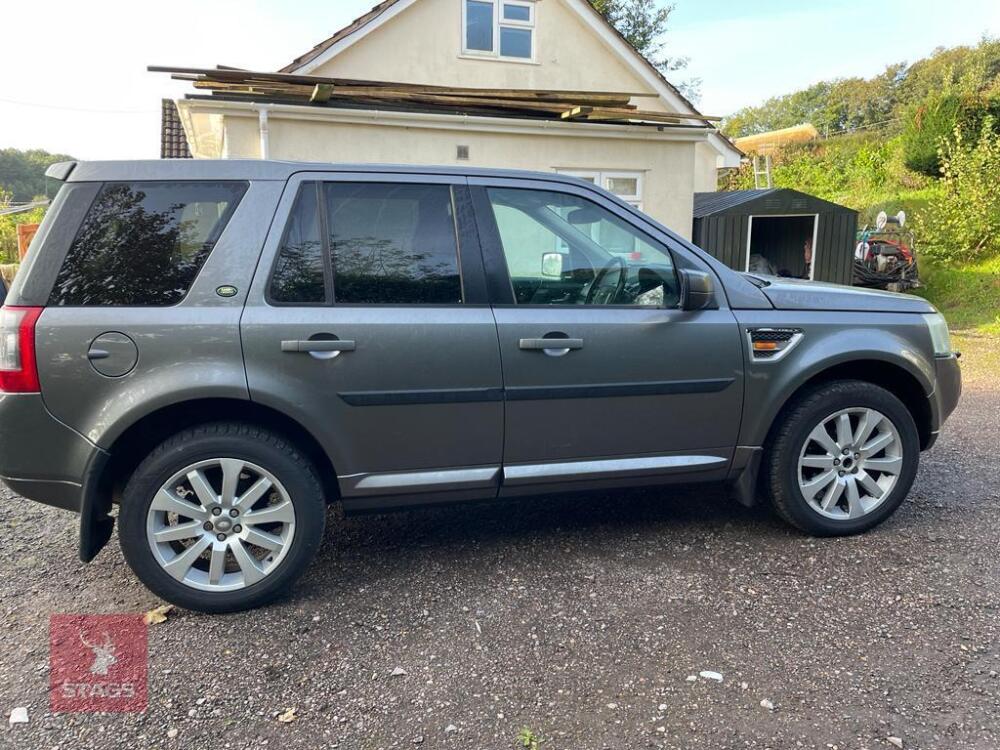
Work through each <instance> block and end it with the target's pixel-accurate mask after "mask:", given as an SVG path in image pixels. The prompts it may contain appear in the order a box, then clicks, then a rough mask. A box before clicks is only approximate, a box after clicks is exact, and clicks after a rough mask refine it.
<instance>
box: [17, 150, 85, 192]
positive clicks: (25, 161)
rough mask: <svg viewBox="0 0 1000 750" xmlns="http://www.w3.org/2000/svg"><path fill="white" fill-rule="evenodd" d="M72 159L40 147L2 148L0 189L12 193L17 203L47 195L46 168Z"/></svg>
mask: <svg viewBox="0 0 1000 750" xmlns="http://www.w3.org/2000/svg"><path fill="white" fill-rule="evenodd" d="M72 160H73V157H72V156H66V155H65V154H50V153H49V152H48V151H42V150H40V149H31V150H29V151H19V150H18V149H16V148H4V149H0V190H4V191H6V192H8V193H10V195H11V198H10V199H11V200H12V201H14V202H16V203H25V202H27V201H30V200H32V199H33V198H37V197H39V196H44V195H47V193H46V184H45V183H46V180H45V170H46V169H48V168H49V165H51V164H55V163H56V162H60V161H72ZM50 191H51V189H50Z"/></svg>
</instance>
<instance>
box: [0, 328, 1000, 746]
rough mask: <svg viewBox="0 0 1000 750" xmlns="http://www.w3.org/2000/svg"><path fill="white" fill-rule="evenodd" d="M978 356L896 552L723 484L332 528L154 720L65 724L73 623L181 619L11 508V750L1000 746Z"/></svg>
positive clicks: (202, 654) (189, 660) (221, 621)
mask: <svg viewBox="0 0 1000 750" xmlns="http://www.w3.org/2000/svg"><path fill="white" fill-rule="evenodd" d="M962 345H963V347H964V348H966V349H967V350H968V351H967V356H966V358H965V360H964V361H965V362H966V363H967V365H966V382H967V389H966V395H965V397H964V399H963V401H962V404H961V406H960V408H959V411H958V412H957V413H956V415H955V416H954V417H953V419H952V421H951V422H950V423H949V425H948V429H947V430H946V433H945V435H944V437H943V438H942V440H941V442H940V443H939V445H938V446H937V447H936V448H935V449H934V451H933V452H932V453H930V454H927V455H925V456H924V461H923V463H922V466H921V469H920V475H919V478H918V480H917V483H916V486H915V488H914V491H913V493H912V497H911V499H910V501H909V502H908V503H906V504H905V505H904V506H903V508H902V509H901V510H900V512H899V513H898V514H897V515H896V516H895V517H894V518H893V519H892V520H891V521H890V522H888V523H887V524H885V525H884V526H883V527H881V528H880V529H878V530H876V531H875V532H873V533H869V534H867V535H865V536H861V537H855V538H851V539H836V540H815V539H810V538H807V537H804V536H802V535H800V534H798V533H795V532H793V531H791V530H789V529H787V528H786V527H785V526H783V525H782V524H780V523H779V522H778V521H776V520H775V519H774V518H773V517H772V516H771V515H770V513H769V512H768V511H767V510H763V509H758V510H752V511H748V510H745V509H742V508H740V507H738V506H736V505H734V504H731V503H729V502H727V501H726V500H725V499H724V498H723V497H722V496H721V495H720V493H719V492H718V491H716V490H706V489H691V490H686V491H681V492H675V493H669V494H668V493H666V492H663V491H659V490H656V491H654V490H650V491H642V492H629V493H614V494H605V495H601V496H596V497H595V496H588V497H560V498H555V499H548V500H545V501H537V500H534V501H519V502H512V503H508V504H505V505H492V506H475V507H457V508H450V509H441V510H424V511H413V512H408V513H403V514H400V515H392V516H381V517H379V516H368V517H361V518H352V519H343V518H340V517H339V516H331V518H330V524H329V526H328V531H327V538H326V544H325V547H324V549H323V551H322V552H321V555H320V558H319V560H318V561H317V563H316V564H315V565H314V567H313V568H312V571H311V573H309V574H308V575H307V576H306V577H305V579H304V580H303V581H302V583H301V584H300V585H299V586H298V587H297V588H296V590H295V591H294V594H293V595H292V596H291V597H290V598H288V599H287V600H285V601H284V602H282V603H279V604H278V605H275V606H272V607H270V608H268V609H265V610H261V611H257V612H251V613H248V614H241V615H231V616H224V617H218V616H217V617H210V616H201V615H196V614H192V613H188V612H182V611H174V612H172V613H171V614H170V616H169V618H168V620H167V621H166V622H164V623H162V624H159V625H155V626H152V627H150V629H149V657H150V661H149V665H150V666H149V669H150V674H149V709H148V711H147V712H146V713H145V714H127V715H113V714H102V715H95V714H51V713H49V710H48V695H47V691H48V617H49V615H50V614H53V613H122V612H143V611H145V610H148V609H150V608H152V607H154V606H156V605H157V604H158V603H159V602H157V601H156V600H155V599H154V598H153V597H152V596H151V595H150V594H148V593H147V592H146V591H145V590H144V589H143V588H142V587H141V585H140V584H139V583H138V582H137V580H136V579H135V578H134V577H133V576H132V575H131V573H130V572H129V571H128V570H127V568H126V567H125V565H124V563H123V562H122V558H121V555H120V553H119V551H118V549H117V541H116V540H115V541H114V542H113V546H110V547H109V548H108V549H106V550H105V551H104V552H102V553H101V555H100V557H98V559H97V560H96V561H95V562H94V563H93V564H91V565H89V566H84V565H82V564H81V563H79V562H78V561H77V559H76V536H77V531H76V523H75V517H73V516H71V515H69V514H66V513H63V512H60V511H57V510H52V509H48V508H45V507H43V506H40V505H36V504H34V503H30V502H27V501H25V500H22V499H21V498H18V497H16V496H12V495H11V494H10V493H9V492H6V493H5V495H4V497H3V498H2V502H0V552H2V554H0V613H2V620H0V634H2V638H3V640H2V644H3V647H2V648H0V675H2V679H0V709H2V711H3V717H4V718H5V717H6V716H7V713H8V712H9V711H10V710H12V709H13V708H15V707H19V706H26V707H27V708H28V713H29V718H30V720H29V722H28V723H27V724H17V725H14V726H12V727H10V728H9V729H8V727H7V726H6V724H4V725H2V726H0V746H2V747H17V748H71V747H72V748H77V747H88V748H123V747H129V748H133V747H134V748H207V747H213V748H244V747H246V748H249V747H254V748H260V747H273V748H280V749H281V750H290V749H291V748H351V749H352V750H353V749H354V748H358V749H366V748H416V747H419V748H476V749H478V748H513V747H515V740H516V739H517V737H518V734H519V733H521V732H522V730H523V729H525V728H527V729H529V730H530V731H531V732H532V733H533V734H534V736H535V737H537V738H538V739H539V740H541V745H540V747H541V748H542V749H543V750H549V749H550V748H566V749H567V750H584V749H589V748H613V749H615V750H617V749H619V748H712V749H713V750H722V749H726V748H775V749H776V750H785V749H786V748H799V747H803V748H814V747H818V748H841V749H843V750H847V749H848V748H872V749H875V748H891V747H892V746H893V745H892V744H890V740H889V738H890V737H891V738H899V740H901V741H902V743H903V745H904V746H905V747H906V748H948V749H949V750H951V749H953V748H984V749H986V748H991V749H992V748H997V747H1000V679H998V677H997V671H1000V659H998V656H1000V617H998V606H1000V582H998V573H1000V523H998V518H1000V472H998V471H997V467H996V457H997V449H998V446H1000V357H998V355H997V351H998V343H997V341H996V340H973V339H969V340H965V341H963V342H962ZM703 670H711V671H714V672H718V673H719V674H720V675H721V676H722V681H721V682H719V681H716V680H713V679H709V678H705V677H700V676H697V675H699V673H701V672H702V671H703ZM394 673H395V674H394ZM692 676H695V677H694V678H693V679H692ZM762 701H769V702H770V703H771V704H773V708H768V707H765V706H762V705H761V703H762ZM768 705H770V704H768ZM289 708H295V709H296V711H295V715H296V716H297V718H296V719H295V720H294V721H291V722H290V723H282V722H279V721H278V720H277V718H276V717H277V715H278V714H279V713H281V712H284V711H285V710H286V709H289ZM895 741H896V740H895V739H894V740H893V742H895ZM529 744H530V743H529ZM522 746H523V744H522Z"/></svg>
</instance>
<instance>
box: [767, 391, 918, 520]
mask: <svg viewBox="0 0 1000 750" xmlns="http://www.w3.org/2000/svg"><path fill="white" fill-rule="evenodd" d="M919 454H920V440H919V435H918V433H917V427H916V424H915V423H914V421H913V417H912V415H911V414H910V412H909V410H908V409H907V408H906V406H905V405H904V404H903V403H902V402H901V401H900V400H899V399H898V398H896V397H895V396H894V395H893V394H891V393H890V392H889V391H887V390H885V389H884V388H880V387H879V386H876V385H873V384H871V383H864V382H861V381H855V380H851V381H838V382H834V383H828V384H825V385H822V386H820V387H818V388H816V389H814V390H812V391H811V392H809V393H807V394H806V395H804V396H803V397H801V398H800V399H799V400H798V401H797V402H796V403H795V404H794V405H793V406H792V407H791V409H790V410H789V411H788V412H787V413H786V414H785V416H784V417H783V421H782V423H781V424H780V425H779V426H778V429H777V433H776V434H775V436H774V438H773V440H772V441H771V444H770V446H769V451H768V456H767V466H766V471H767V474H766V477H765V478H766V480H767V488H768V491H769V495H770V498H771V502H772V503H773V505H774V507H775V510H776V511H777V512H778V514H779V515H780V516H781V517H782V518H784V519H785V520H786V521H788V522H789V523H791V524H793V525H794V526H796V527H798V528H799V529H802V530H803V531H806V532H808V533H810V534H815V535H817V536H840V535H847V534H857V533H860V532H862V531H867V530H868V529H871V528H873V527H875V526H877V525H878V524H880V523H882V522H883V521H884V520H885V519H887V518H888V517H889V516H891V515H892V514H893V513H894V512H895V511H896V509H897V508H898V507H899V506H900V504H901V503H902V502H903V500H904V499H905V498H906V495H907V494H908V493H909V491H910V487H911V486H912V485H913V480H914V478H915V477H916V473H917V465H918V462H919Z"/></svg>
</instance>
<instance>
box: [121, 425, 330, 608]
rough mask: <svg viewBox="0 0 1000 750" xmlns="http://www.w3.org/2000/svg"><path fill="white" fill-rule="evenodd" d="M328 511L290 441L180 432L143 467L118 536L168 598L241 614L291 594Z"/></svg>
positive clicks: (250, 432)
mask: <svg viewBox="0 0 1000 750" xmlns="http://www.w3.org/2000/svg"><path fill="white" fill-rule="evenodd" d="M325 510H326V505H325V502H324V498H323V492H322V489H321V486H320V482H319V479H318V477H317V476H316V471H315V469H314V467H313V466H312V464H311V463H310V462H309V461H308V460H307V459H306V458H305V456H304V455H302V453H301V452H299V451H298V449H297V448H295V447H294V446H293V445H292V444H290V443H289V442H288V441H286V440H285V439H284V438H283V437H281V436H279V435H275V434H273V433H271V432H268V431H266V430H262V429H259V428H256V427H253V426H250V425H242V424H236V423H219V424H210V425H204V426H200V427H196V428H192V429H189V430H185V431H183V432H181V433H179V434H177V435H175V436H173V437H172V438H170V439H169V440H167V441H166V442H164V443H162V444H161V445H160V446H159V447H157V448H156V449H155V450H154V451H153V452H152V453H151V454H150V455H149V456H148V457H147V458H146V460H145V461H143V462H142V463H141V464H140V465H139V467H138V469H136V471H135V473H134V474H133V475H132V477H131V479H130V481H129V482H128V484H127V486H126V488H125V493H124V497H123V501H122V507H121V512H120V514H119V525H120V528H119V540H120V543H121V548H122V552H123V553H124V555H125V558H126V560H127V561H128V563H129V565H130V566H131V568H132V570H133V571H134V572H135V574H136V575H137V576H138V577H139V579H140V580H142V582H143V583H144V584H146V586H147V587H148V588H149V589H150V590H151V591H153V592H154V593H156V594H157V595H159V596H160V597H162V598H163V599H166V600H167V601H168V602H171V603H173V604H177V605H179V606H182V607H185V608H187V609H193V610H196V611H200V612H232V611H237V610H243V609H250V608H253V607H257V606H260V605H262V604H265V603H267V602H269V601H271V600H272V599H274V598H276V597H277V596H279V595H280V594H282V593H284V592H285V591H287V590H288V588H289V587H290V586H291V584H292V583H293V582H294V581H295V580H296V579H297V578H298V577H299V576H300V575H301V574H302V573H303V572H304V570H305V569H306V567H307V566H308V564H309V562H310V561H311V560H312V558H313V556H314V555H315V553H316V550H317V549H318V548H319V544H320V542H321V540H322V538H323V527H324V521H325Z"/></svg>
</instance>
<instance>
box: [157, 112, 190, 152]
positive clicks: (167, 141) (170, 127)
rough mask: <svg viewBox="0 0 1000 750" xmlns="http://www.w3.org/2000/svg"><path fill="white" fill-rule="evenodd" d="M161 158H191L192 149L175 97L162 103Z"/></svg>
mask: <svg viewBox="0 0 1000 750" xmlns="http://www.w3.org/2000/svg"><path fill="white" fill-rule="evenodd" d="M160 158H161V159H190V158H191V149H190V148H189V147H188V142H187V136H186V135H185V134H184V127H183V126H182V125H181V118H180V116H179V115H178V114H177V104H175V103H174V100H173V99H163V100H162V101H161V104H160Z"/></svg>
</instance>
